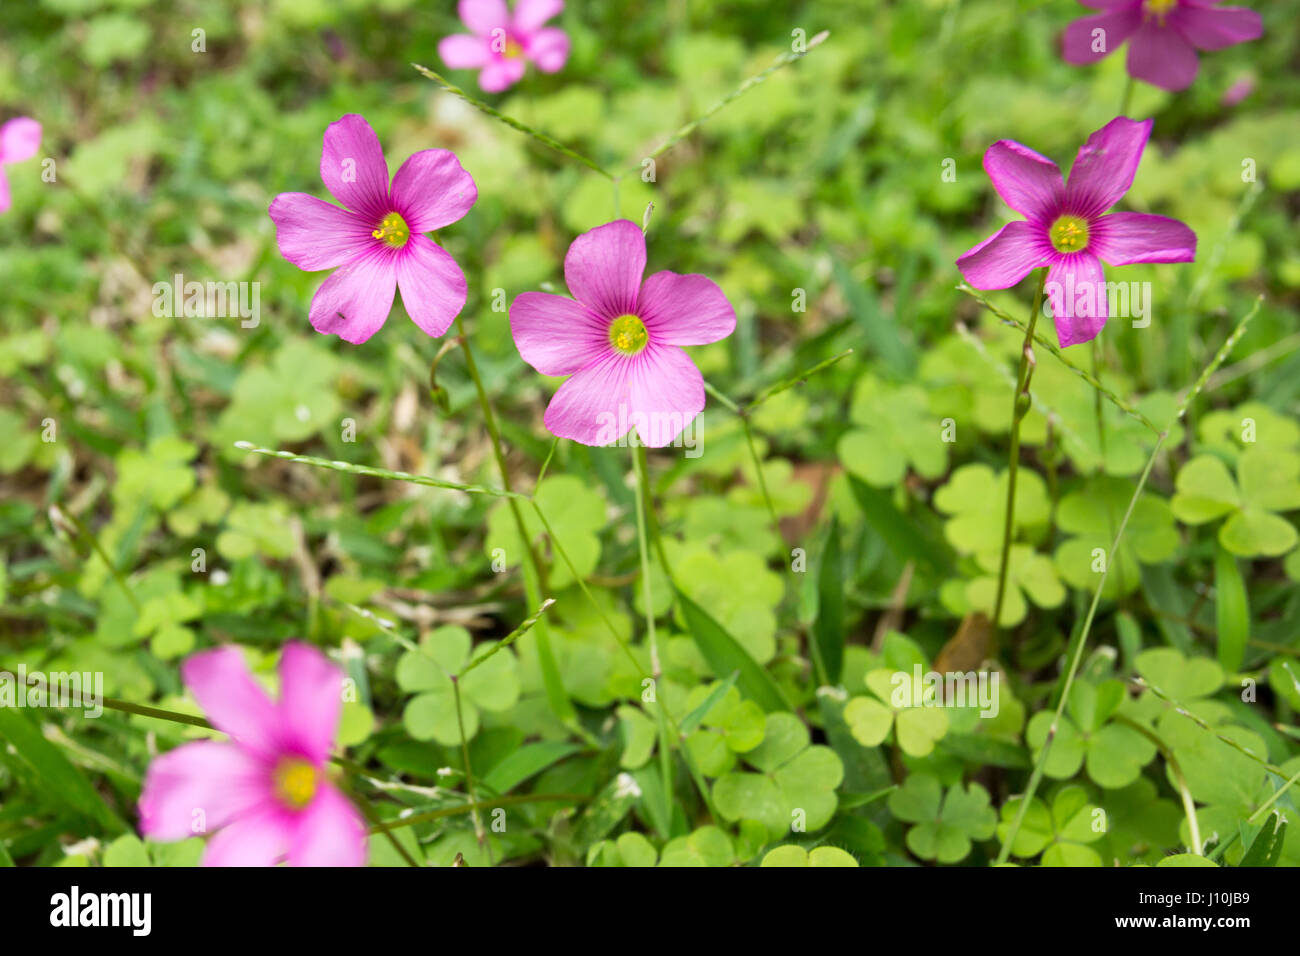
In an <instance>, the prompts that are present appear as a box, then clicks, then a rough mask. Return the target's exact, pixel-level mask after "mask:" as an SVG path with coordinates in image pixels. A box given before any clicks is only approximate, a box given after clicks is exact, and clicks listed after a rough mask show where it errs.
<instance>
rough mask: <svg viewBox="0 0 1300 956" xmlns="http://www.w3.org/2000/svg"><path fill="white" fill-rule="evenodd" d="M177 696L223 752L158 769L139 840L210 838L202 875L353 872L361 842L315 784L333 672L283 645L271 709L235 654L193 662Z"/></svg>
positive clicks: (330, 730) (185, 750)
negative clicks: (202, 716)
mask: <svg viewBox="0 0 1300 956" xmlns="http://www.w3.org/2000/svg"><path fill="white" fill-rule="evenodd" d="M181 673H182V676H183V677H184V679H185V684H186V686H187V687H189V689H190V690H191V691H192V692H193V694H194V696H195V697H196V698H198V701H199V704H200V705H201V706H202V707H203V710H204V712H205V713H207V715H208V717H209V719H211V721H212V723H213V724H214V725H215V726H216V727H217V729H218V730H221V731H222V732H224V733H226V734H229V735H230V737H231V738H232V739H231V742H229V743H226V742H222V741H216V740H202V741H196V742H194V743H188V744H185V745H184V746H181V747H177V748H176V749H175V750H172V751H169V752H168V753H165V754H163V755H162V756H161V757H159V758H158V759H156V760H155V761H154V762H153V763H152V764H150V766H149V773H148V775H147V776H146V777H145V782H144V792H143V793H141V795H140V832H141V833H142V834H144V835H145V836H147V837H152V838H154V839H156V840H181V839H184V838H186V837H191V836H194V835H195V834H196V833H203V832H211V831H216V832H215V834H214V835H213V837H212V838H211V839H210V840H208V845H207V848H206V850H205V851H204V853H203V865H204V866H271V865H272V864H274V863H276V862H278V861H280V860H282V859H285V858H286V857H287V858H288V861H289V863H290V864H291V865H293V866H361V865H362V864H363V863H364V862H365V858H366V830H365V826H364V825H363V823H362V821H361V815H360V814H359V813H358V812H357V809H356V808H355V807H354V806H353V805H352V804H351V803H350V802H349V801H348V800H347V799H346V798H345V797H344V796H343V795H342V794H341V793H340V792H339V791H338V790H337V789H336V788H335V787H334V785H333V784H331V783H330V782H329V780H328V778H327V777H326V775H325V764H326V762H327V761H328V760H329V754H330V748H331V747H332V746H333V743H334V734H335V730H336V728H337V727H338V723H339V714H340V712H341V710H342V701H343V693H342V686H343V672H342V671H340V670H339V669H338V668H337V667H335V666H334V665H333V664H331V663H330V662H329V661H328V660H327V659H326V658H325V656H324V655H323V654H321V653H320V652H319V651H317V650H316V649H314V648H312V647H309V646H308V645H306V644H298V643H291V644H287V645H285V648H284V654H283V656H282V657H281V658H280V701H279V703H278V704H277V703H273V702H272V701H271V700H270V698H268V697H267V696H266V694H265V693H263V692H262V688H261V687H259V686H258V685H257V684H256V683H255V682H254V681H253V678H252V675H250V674H249V672H248V668H247V667H246V666H245V665H244V658H243V655H242V654H241V653H240V652H239V650H238V649H236V648H234V647H222V648H218V649H216V650H211V651H204V652H203V653H201V654H195V655H194V656H193V657H191V658H190V659H189V660H187V661H186V662H185V663H184V665H182V667H181Z"/></svg>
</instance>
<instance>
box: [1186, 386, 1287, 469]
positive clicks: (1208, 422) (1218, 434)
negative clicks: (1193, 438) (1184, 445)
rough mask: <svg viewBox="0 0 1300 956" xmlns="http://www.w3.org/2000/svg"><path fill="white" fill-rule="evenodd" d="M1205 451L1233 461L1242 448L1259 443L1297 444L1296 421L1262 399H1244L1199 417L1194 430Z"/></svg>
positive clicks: (1278, 447) (1278, 446)
mask: <svg viewBox="0 0 1300 956" xmlns="http://www.w3.org/2000/svg"><path fill="white" fill-rule="evenodd" d="M1198 434H1199V436H1200V439H1201V446H1202V447H1203V448H1204V449H1205V450H1206V451H1212V452H1214V454H1216V455H1218V456H1219V457H1220V458H1223V459H1224V460H1225V461H1229V462H1235V461H1236V460H1237V457H1238V456H1239V455H1240V454H1241V451H1242V449H1244V448H1249V447H1250V446H1251V445H1253V444H1254V443H1255V442H1263V443H1265V444H1266V445H1267V446H1268V447H1269V448H1270V449H1273V450H1287V449H1294V448H1298V447H1300V424H1297V423H1296V422H1295V421H1294V420H1292V419H1290V418H1288V417H1287V416H1285V415H1281V414H1279V413H1278V412H1275V411H1274V410H1273V409H1271V408H1269V407H1268V406H1267V405H1265V404H1264V403H1263V402H1255V401H1251V402H1244V403H1242V404H1241V405H1238V406H1237V407H1236V408H1234V409H1233V410H1232V411H1227V410H1224V409H1219V410H1216V411H1212V412H1209V413H1207V414H1206V415H1205V417H1203V418H1202V419H1201V425H1200V428H1199V429H1198Z"/></svg>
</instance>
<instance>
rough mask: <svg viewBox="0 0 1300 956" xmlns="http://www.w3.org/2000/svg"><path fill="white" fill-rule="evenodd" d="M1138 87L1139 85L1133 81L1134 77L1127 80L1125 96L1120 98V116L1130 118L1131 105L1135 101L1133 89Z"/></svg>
mask: <svg viewBox="0 0 1300 956" xmlns="http://www.w3.org/2000/svg"><path fill="white" fill-rule="evenodd" d="M1136 85H1137V81H1136V80H1134V79H1133V77H1132V75H1130V76H1129V77H1128V78H1127V79H1126V80H1125V82H1124V95H1123V96H1122V97H1121V98H1120V101H1119V115H1120V116H1128V109H1129V104H1130V103H1132V101H1133V87H1135V86H1136Z"/></svg>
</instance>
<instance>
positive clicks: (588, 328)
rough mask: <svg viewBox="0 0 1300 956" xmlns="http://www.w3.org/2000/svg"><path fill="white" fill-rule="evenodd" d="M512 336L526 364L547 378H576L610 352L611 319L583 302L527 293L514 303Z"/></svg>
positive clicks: (556, 296)
mask: <svg viewBox="0 0 1300 956" xmlns="http://www.w3.org/2000/svg"><path fill="white" fill-rule="evenodd" d="M510 332H511V334H512V335H513V336H514V339H515V348H517V349H519V354H520V356H522V357H523V360H524V361H525V362H527V363H528V364H529V365H531V366H532V367H533V368H535V369H537V371H539V372H541V373H542V374H543V375H572V374H573V373H575V372H577V371H578V370H579V369H581V368H584V367H586V366H587V365H590V364H591V363H593V362H595V361H598V360H599V359H601V358H602V357H604V356H605V354H606V353H607V352H609V347H610V346H609V319H602V318H601V317H600V316H598V315H596V314H594V313H593V312H592V311H591V310H590V309H588V308H587V307H586V306H585V305H583V304H582V303H581V302H577V301H575V300H574V299H570V298H566V297H565V296H562V295H552V294H550V293H549V292H524V293H521V294H520V295H518V296H516V297H515V301H514V302H512V303H510Z"/></svg>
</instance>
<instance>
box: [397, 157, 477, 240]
mask: <svg viewBox="0 0 1300 956" xmlns="http://www.w3.org/2000/svg"><path fill="white" fill-rule="evenodd" d="M392 199H393V205H394V206H395V207H396V208H397V211H398V212H399V213H401V215H402V218H403V219H405V220H406V225H407V226H408V227H409V228H410V230H411V232H412V233H420V232H432V231H433V230H434V229H441V228H442V227H443V226H446V225H449V224H451V223H453V222H456V221H457V220H460V219H464V218H465V214H466V213H467V212H469V210H470V207H471V206H473V205H474V203H475V201H476V200H477V199H478V187H477V186H476V185H474V177H473V176H471V175H470V174H469V173H467V172H466V171H465V167H464V166H462V165H461V164H460V160H459V159H458V158H457V157H456V154H455V153H453V152H449V151H448V150H445V149H423V150H420V152H418V153H412V154H411V156H410V157H409V158H408V159H407V160H406V162H404V163H402V166H401V168H400V169H398V170H397V175H396V176H394V177H393V190H392Z"/></svg>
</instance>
